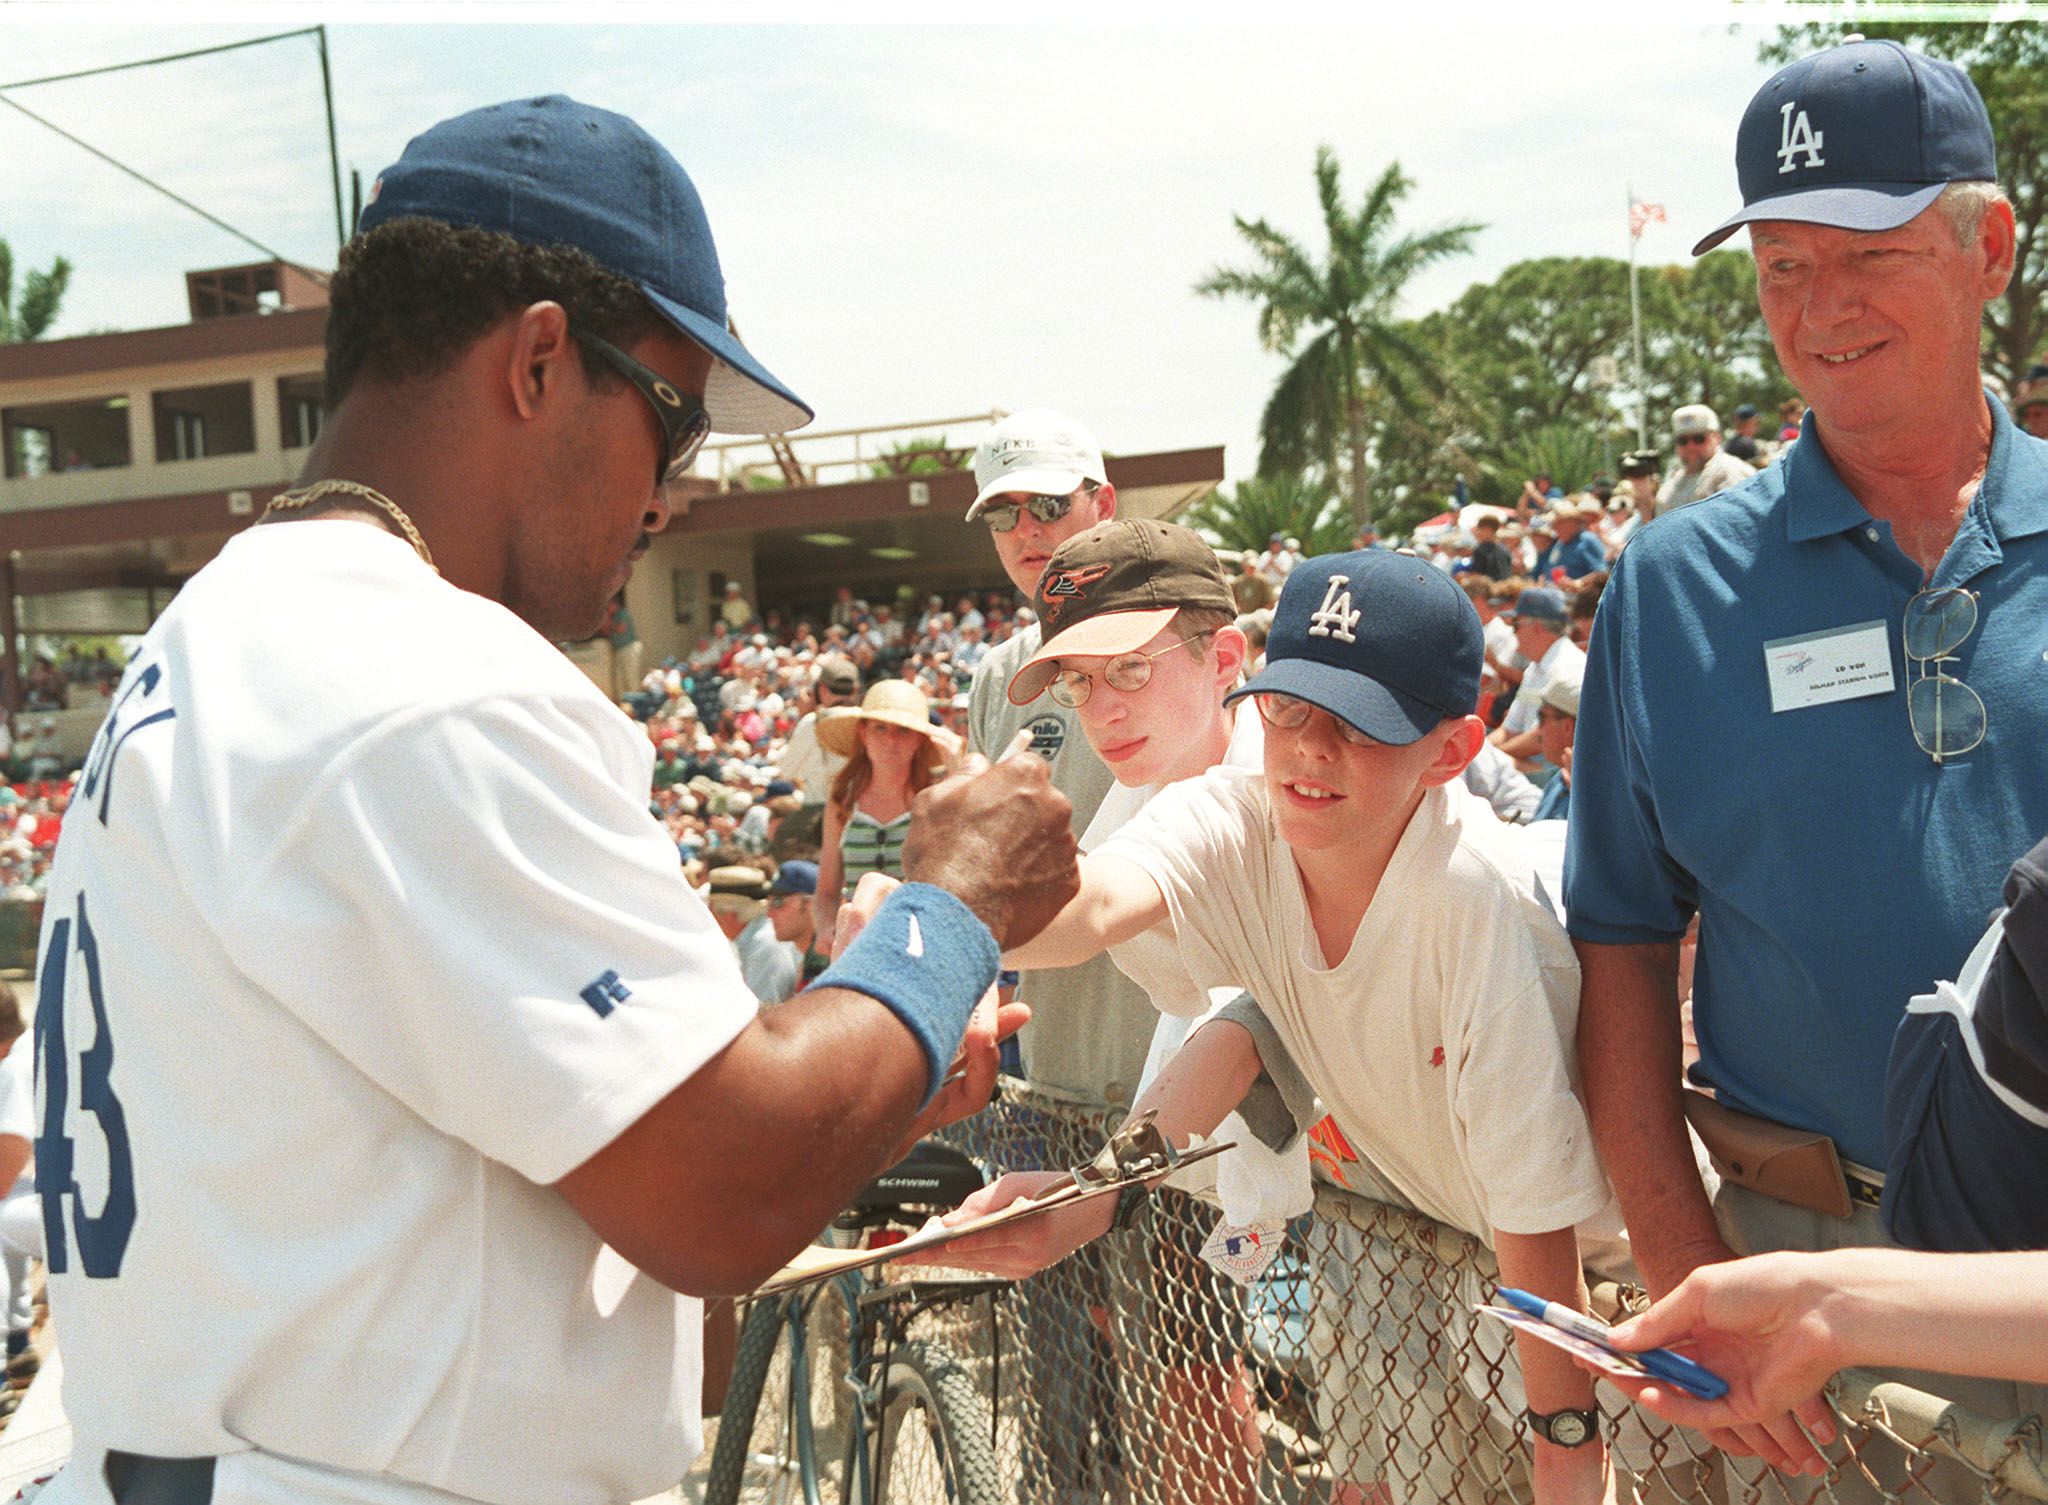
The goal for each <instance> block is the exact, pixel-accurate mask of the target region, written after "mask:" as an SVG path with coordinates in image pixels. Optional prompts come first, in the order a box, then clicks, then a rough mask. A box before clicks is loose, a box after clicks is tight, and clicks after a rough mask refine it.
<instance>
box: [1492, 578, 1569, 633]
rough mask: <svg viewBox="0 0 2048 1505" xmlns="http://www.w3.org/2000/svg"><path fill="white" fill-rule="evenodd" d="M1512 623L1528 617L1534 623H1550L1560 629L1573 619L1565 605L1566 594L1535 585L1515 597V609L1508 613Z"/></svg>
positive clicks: (1545, 586) (1548, 587)
mask: <svg viewBox="0 0 2048 1505" xmlns="http://www.w3.org/2000/svg"><path fill="white" fill-rule="evenodd" d="M1506 616H1507V617H1508V619H1509V620H1510V621H1520V620H1521V619H1522V618H1523V617H1527V618H1528V619H1529V620H1530V621H1532V622H1550V623H1553V624H1555V625H1557V626H1559V627H1562V626H1564V625H1565V624H1566V623H1567V622H1569V621H1570V620H1571V619H1572V614H1571V610H1570V608H1568V607H1567V606H1566V605H1565V604H1564V592H1563V591H1561V590H1553V589H1552V588H1551V587H1550V586H1547V585H1533V586H1531V587H1530V588H1529V589H1527V590H1525V591H1523V592H1522V593H1521V595H1519V596H1517V597H1515V609H1514V610H1513V611H1511V612H1508V613H1506Z"/></svg>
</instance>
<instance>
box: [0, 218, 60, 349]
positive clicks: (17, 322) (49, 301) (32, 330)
mask: <svg viewBox="0 0 2048 1505" xmlns="http://www.w3.org/2000/svg"><path fill="white" fill-rule="evenodd" d="M70 282H71V263H70V262H68V261H66V260H65V259H64V258H63V257H61V256H59V257H58V258H57V259H56V260H55V261H54V262H52V263H51V264H50V270H49V271H47V272H30V273H29V274H28V275H27V276H26V277H24V278H23V279H22V281H21V302H20V304H19V305H17V304H16V303H15V301H14V251H13V249H12V248H11V247H10V246H9V245H8V244H7V242H6V241H4V240H0V345H12V344H16V343H18V342H22V341H27V340H36V339H41V338H42V335H43V331H44V330H46V329H48V328H49V327H50V325H51V324H52V323H54V322H55V321H56V318H57V306H58V305H59V304H60V303H62V302H63V301H64V289H65V288H66V287H67V286H68V285H69V284H70Z"/></svg>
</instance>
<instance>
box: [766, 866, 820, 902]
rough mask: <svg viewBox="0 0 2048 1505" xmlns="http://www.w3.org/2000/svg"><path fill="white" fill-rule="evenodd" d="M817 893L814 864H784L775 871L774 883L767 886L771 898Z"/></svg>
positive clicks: (815, 867) (816, 876)
mask: <svg viewBox="0 0 2048 1505" xmlns="http://www.w3.org/2000/svg"><path fill="white" fill-rule="evenodd" d="M817 891H818V864H817V863H815V862H785V863H783V864H782V866H781V867H779V868H777V869H776V870H775V881H774V882H773V883H771V884H769V885H768V893H769V896H770V897H771V898H773V897H776V896H779V895H781V894H814V893H816V892H817Z"/></svg>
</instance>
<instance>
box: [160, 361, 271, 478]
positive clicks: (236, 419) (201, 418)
mask: <svg viewBox="0 0 2048 1505" xmlns="http://www.w3.org/2000/svg"><path fill="white" fill-rule="evenodd" d="M152 401H153V405H154V407H155V410H156V457H157V459H158V460H200V459H204V458H206V457H207V456H209V455H249V454H254V453H255V452H256V412H255V406H254V403H253V400H252V398H251V395H250V390H249V384H248V383H247V382H245V381H238V382H229V383H227V384H226V385H224V386H218V387H180V388H178V389H177V390H175V391H170V392H158V393H157V394H155V397H154V398H153V399H152Z"/></svg>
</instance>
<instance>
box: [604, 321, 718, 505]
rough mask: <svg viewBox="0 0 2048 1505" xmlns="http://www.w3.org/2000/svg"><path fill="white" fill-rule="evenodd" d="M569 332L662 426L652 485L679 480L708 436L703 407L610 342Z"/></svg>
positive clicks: (707, 415) (706, 418) (707, 420)
mask: <svg viewBox="0 0 2048 1505" xmlns="http://www.w3.org/2000/svg"><path fill="white" fill-rule="evenodd" d="M569 333H570V334H572V335H574V336H575V337H576V338H577V339H579V340H581V341H582V342H583V344H584V345H585V346H586V347H587V348H588V349H590V350H591V351H593V352H595V353H596V355H597V356H598V358H599V359H601V360H603V361H605V362H606V363H607V364H608V365H610V366H611V368H612V369H613V370H614V371H616V372H618V373H619V375H621V376H623V377H624V378H625V379H626V380H627V381H629V382H631V383H632V384H633V386H634V388H635V389H636V390H637V391H638V392H639V393H640V395H641V396H642V397H644V398H646V399H647V401H648V404H649V405H650V406H651V407H653V409H654V416H655V417H656V418H657V419H658V420H660V423H661V432H662V439H663V446H662V449H663V452H662V454H661V456H660V458H658V459H657V460H656V461H655V462H654V484H655V485H657V486H666V485H667V484H668V483H669V482H671V481H674V480H678V479H680V478H681V477H682V476H683V474H684V473H685V472H687V471H688V470H689V468H690V462H691V461H692V460H694V459H696V458H697V451H698V450H699V449H701V448H702V447H703V444H704V440H705V439H706V438H707V437H708V436H709V435H710V433H711V415H710V414H709V413H707V412H705V411H704V404H703V403H701V402H699V401H698V400H697V399H696V398H694V397H692V396H690V395H689V394H688V393H687V392H684V391H681V390H680V389H679V388H677V386H676V385H675V383H674V382H672V381H670V380H669V379H668V378H667V377H665V376H663V375H662V374H661V373H660V372H659V371H657V370H655V369H654V368H653V367H652V366H643V365H641V364H640V362H638V361H636V360H634V359H633V357H632V356H630V355H628V354H626V352H625V351H623V350H621V349H619V347H618V346H616V345H614V344H612V343H611V342H610V341H608V340H601V339H599V338H598V337H597V336H596V335H594V334H591V333H589V332H588V331H587V330H582V329H578V328H577V327H576V326H575V325H573V324H571V325H570V326H569Z"/></svg>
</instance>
